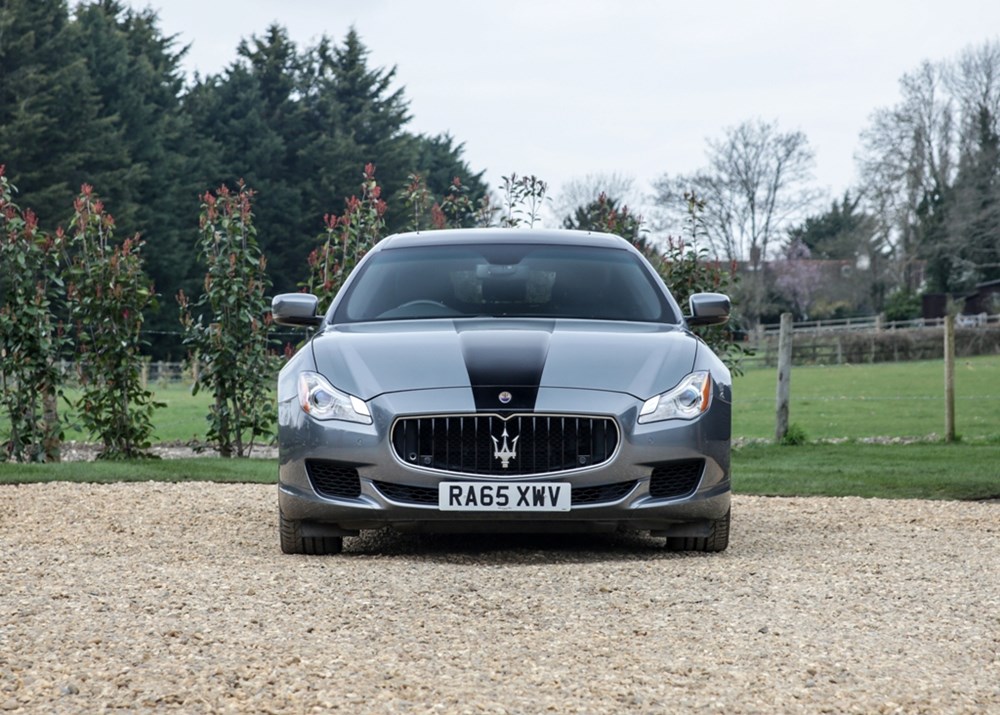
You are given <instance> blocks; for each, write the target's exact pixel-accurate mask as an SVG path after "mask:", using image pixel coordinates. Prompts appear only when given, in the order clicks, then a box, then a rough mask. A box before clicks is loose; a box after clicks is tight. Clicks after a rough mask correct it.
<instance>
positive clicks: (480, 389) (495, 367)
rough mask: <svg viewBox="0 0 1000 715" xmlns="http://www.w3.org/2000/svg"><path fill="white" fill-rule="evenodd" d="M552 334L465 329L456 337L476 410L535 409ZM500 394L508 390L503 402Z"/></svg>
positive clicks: (542, 331)
mask: <svg viewBox="0 0 1000 715" xmlns="http://www.w3.org/2000/svg"><path fill="white" fill-rule="evenodd" d="M551 337H552V333H551V327H550V328H549V329H548V330H545V329H541V330H467V331H462V332H461V334H460V336H459V339H460V342H461V346H462V357H463V358H464V360H465V368H466V370H467V371H468V373H469V384H470V385H471V386H472V394H473V397H474V398H475V402H476V410H477V411H489V412H509V411H518V412H523V411H531V410H534V409H535V400H536V398H537V396H538V386H539V384H540V383H541V381H542V372H543V371H544V370H545V359H546V357H547V355H548V352H549V341H550V339H551ZM501 393H510V398H511V399H510V401H509V402H507V403H504V402H503V401H502V400H501Z"/></svg>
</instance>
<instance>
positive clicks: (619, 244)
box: [375, 228, 632, 250]
mask: <svg viewBox="0 0 1000 715" xmlns="http://www.w3.org/2000/svg"><path fill="white" fill-rule="evenodd" d="M456 243H466V244H469V243H519V244H526V243H527V244H547V245H559V246H595V247H604V248H631V246H632V244H630V243H629V242H628V241H626V240H625V239H624V238H622V237H620V236H615V235H612V234H610V233H597V232H593V231H571V230H568V229H514V228H455V229H442V230H436V231H414V232H411V233H397V234H395V235H392V236H389V237H387V238H385V239H383V240H381V241H379V243H378V244H377V245H376V246H375V248H376V249H379V250H387V249H393V248H403V247H410V246H438V245H442V244H452V245H454V244H456Z"/></svg>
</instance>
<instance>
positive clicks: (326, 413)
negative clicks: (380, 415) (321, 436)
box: [299, 372, 372, 425]
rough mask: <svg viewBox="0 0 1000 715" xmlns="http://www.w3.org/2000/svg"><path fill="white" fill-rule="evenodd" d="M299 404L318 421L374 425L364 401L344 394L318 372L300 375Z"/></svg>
mask: <svg viewBox="0 0 1000 715" xmlns="http://www.w3.org/2000/svg"><path fill="white" fill-rule="evenodd" d="M299 404H300V405H301V406H302V409H303V410H305V412H307V413H308V414H309V415H311V416H313V417H315V418H316V419H318V420H347V421H348V422H361V423H362V424H366V425H370V424H371V423H372V415H371V412H369V411H368V405H366V404H365V402H364V400H362V399H360V398H357V397H354V396H353V395H346V394H344V393H343V392H341V391H340V390H338V389H337V388H335V387H334V386H333V385H331V384H330V383H329V381H328V380H327V379H326V378H325V377H323V376H322V375H320V374H319V373H317V372H303V373H300V374H299Z"/></svg>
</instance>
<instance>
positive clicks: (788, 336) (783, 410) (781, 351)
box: [774, 313, 792, 444]
mask: <svg viewBox="0 0 1000 715" xmlns="http://www.w3.org/2000/svg"><path fill="white" fill-rule="evenodd" d="M791 382H792V314H791V313H782V314H781V331H780V332H779V333H778V394H777V400H776V408H777V414H776V418H775V426H774V441H775V442H777V443H779V444H780V443H781V440H783V439H784V438H785V435H786V434H787V433H788V400H789V397H790V395H791Z"/></svg>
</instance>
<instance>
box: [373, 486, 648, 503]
mask: <svg viewBox="0 0 1000 715" xmlns="http://www.w3.org/2000/svg"><path fill="white" fill-rule="evenodd" d="M373 484H374V485H375V488H376V489H378V490H379V491H380V492H382V494H384V495H385V496H386V497H387V498H389V499H392V500H393V501H396V502H403V503H406V504H437V503H438V490H437V487H418V486H413V485H410V484H393V483H392V482H373ZM635 485H636V482H635V481H634V480H633V481H630V482H617V483H615V484H599V485H597V486H592V487H579V488H574V489H573V492H572V500H571V502H570V504H571V506H584V505H586V504H600V503H601V502H611V501H618V500H619V499H621V498H622V497H624V496H625V495H626V494H628V493H629V492H630V491H632V490H633V489H635Z"/></svg>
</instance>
